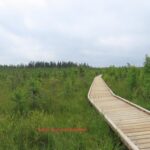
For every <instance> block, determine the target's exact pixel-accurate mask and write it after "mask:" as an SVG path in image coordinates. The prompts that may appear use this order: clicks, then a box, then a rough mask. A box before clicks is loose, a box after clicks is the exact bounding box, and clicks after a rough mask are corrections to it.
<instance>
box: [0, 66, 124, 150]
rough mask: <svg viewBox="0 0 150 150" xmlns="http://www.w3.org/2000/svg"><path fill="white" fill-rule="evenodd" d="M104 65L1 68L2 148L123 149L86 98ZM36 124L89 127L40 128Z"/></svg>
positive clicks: (57, 126)
mask: <svg viewBox="0 0 150 150" xmlns="http://www.w3.org/2000/svg"><path fill="white" fill-rule="evenodd" d="M99 73H101V72H100V70H99V69H90V68H84V67H82V68H81V67H71V68H66V69H64V68H59V69H57V68H3V67H2V68H0V86H1V90H0V149H3V150H9V149H11V150H16V149H20V150H26V149H33V150H37V149H40V150H41V149H49V150H66V149H69V150H77V149H79V150H85V149H86V150H93V149H94V150H98V149H101V150H124V149H126V148H125V147H124V146H123V145H122V144H121V142H120V140H119V138H118V137H117V136H116V135H115V134H114V133H113V132H112V130H111V129H110V128H109V127H108V125H107V124H106V122H105V121H104V119H103V117H102V116H100V115H99V114H98V113H97V112H96V110H95V109H93V107H92V106H91V105H90V103H89V101H88V100H87V93H88V90H89V87H90V85H91V83H92V80H93V78H94V77H95V76H96V75H97V74H99ZM37 128H87V131H86V132H82V133H80V132H76V133H73V132H62V133H61V132H57V133H55V132H46V133H43V132H38V131H37Z"/></svg>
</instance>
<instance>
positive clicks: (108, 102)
mask: <svg viewBox="0 0 150 150" xmlns="http://www.w3.org/2000/svg"><path fill="white" fill-rule="evenodd" d="M88 99H89V100H90V102H91V103H92V104H93V106H94V107H95V108H96V109H97V110H98V111H99V112H100V113H101V114H103V116H104V118H105V120H106V121H107V123H108V124H109V125H110V126H111V127H112V129H113V130H114V131H115V132H116V133H117V134H118V136H120V138H121V140H122V141H123V142H124V144H125V145H126V146H127V147H128V148H129V149H131V150H141V149H143V150H144V149H145V150H146V149H149V150H150V111H148V110H146V109H144V108H142V107H140V106H138V105H136V104H133V103H131V102H129V101H128V100H125V99H124V98H121V97H119V96H117V95H115V94H114V93H113V92H112V91H111V89H110V88H109V87H108V86H107V84H106V83H105V82H104V80H103V79H102V78H101V76H97V77H95V79H94V81H93V83H92V85H91V87H90V90H89V93H88Z"/></svg>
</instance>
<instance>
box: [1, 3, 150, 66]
mask: <svg viewBox="0 0 150 150" xmlns="http://www.w3.org/2000/svg"><path fill="white" fill-rule="evenodd" d="M149 8H150V1H149V0H144V1H142V0H123V1H120V0H113V1H112V0H88V1H87V0H82V1H79V0H76V1H73V0H13V1H11V0H1V1H0V41H1V44H0V63H1V64H12V63H14V64H17V63H21V62H23V63H27V62H28V61H31V60H45V61H51V60H54V61H58V60H64V61H68V60H72V61H75V62H87V63H89V64H90V65H93V66H109V65H113V64H114V65H125V64H126V63H127V62H131V63H132V64H135V65H142V63H143V61H144V60H143V59H144V56H145V54H150V29H149V26H150V20H149V18H150V9H149Z"/></svg>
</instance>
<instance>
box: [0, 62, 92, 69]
mask: <svg viewBox="0 0 150 150" xmlns="http://www.w3.org/2000/svg"><path fill="white" fill-rule="evenodd" d="M0 67H14V68H24V67H27V68H43V67H44V68H55V67H57V68H67V67H90V66H89V65H88V64H86V63H74V62H71V61H68V62H64V61H62V62H61V61H60V62H53V61H50V62H43V61H31V62H29V63H28V64H19V65H0Z"/></svg>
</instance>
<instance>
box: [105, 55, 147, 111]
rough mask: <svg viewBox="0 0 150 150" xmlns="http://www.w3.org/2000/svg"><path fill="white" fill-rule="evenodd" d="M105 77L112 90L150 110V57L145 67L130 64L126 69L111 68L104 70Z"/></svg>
mask: <svg viewBox="0 0 150 150" xmlns="http://www.w3.org/2000/svg"><path fill="white" fill-rule="evenodd" d="M103 75H104V76H103V77H104V79H105V81H106V82H107V83H108V85H109V86H110V88H111V89H112V90H113V91H114V92H115V93H116V94H117V95H120V96H122V97H124V98H126V99H128V100H130V101H132V102H133V103H136V104H138V105H141V106H142V107H144V108H146V109H148V110H150V57H149V56H146V58H145V62H144V67H135V66H132V65H130V64H128V65H127V66H126V67H119V68H116V67H114V66H111V67H109V68H105V69H104V70H103Z"/></svg>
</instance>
